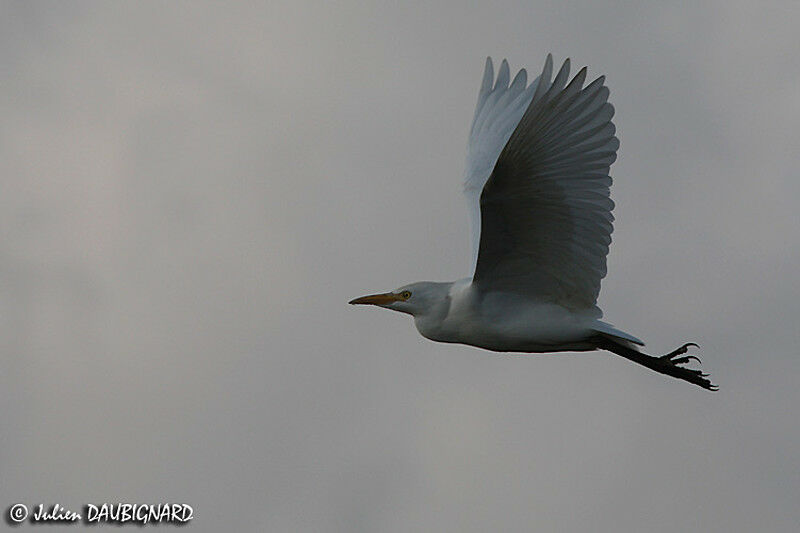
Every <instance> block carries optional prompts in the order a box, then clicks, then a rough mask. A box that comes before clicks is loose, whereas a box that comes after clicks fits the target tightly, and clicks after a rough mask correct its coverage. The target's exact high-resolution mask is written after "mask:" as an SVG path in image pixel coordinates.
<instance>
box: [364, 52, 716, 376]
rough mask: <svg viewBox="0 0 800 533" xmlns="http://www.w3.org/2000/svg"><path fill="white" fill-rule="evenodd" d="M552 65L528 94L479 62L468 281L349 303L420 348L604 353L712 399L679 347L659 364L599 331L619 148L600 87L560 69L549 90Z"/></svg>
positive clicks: (523, 81) (521, 83)
mask: <svg viewBox="0 0 800 533" xmlns="http://www.w3.org/2000/svg"><path fill="white" fill-rule="evenodd" d="M551 74H552V58H551V57H550V56H549V55H548V57H547V61H546V62H545V67H544V70H543V72H542V74H541V75H540V76H539V77H537V78H536V79H535V80H534V81H533V82H532V83H531V84H530V85H528V84H527V74H526V72H525V70H524V69H523V70H521V71H520V72H519V73H518V74H517V75H516V77H515V78H514V80H513V82H511V83H510V84H509V80H510V76H509V69H508V63H507V62H506V61H505V60H504V61H503V63H502V64H501V66H500V69H499V71H498V74H497V78H496V79H495V77H494V69H493V67H492V62H491V59H487V62H486V69H485V72H484V76H483V81H482V84H481V88H480V92H479V94H478V104H477V106H476V110H475V116H474V118H473V123H472V128H471V130H470V138H469V146H468V155H467V170H466V173H465V180H464V192H465V195H466V198H467V204H468V208H469V213H470V227H471V229H472V245H473V246H472V249H473V254H472V276H471V277H469V278H465V279H462V280H458V281H455V282H447V283H434V282H418V283H413V284H411V285H407V286H404V287H401V288H399V289H397V290H395V291H392V292H389V293H383V294H376V295H371V296H365V297H362V298H357V299H355V300H353V301H351V302H350V303H353V304H372V305H379V306H381V307H385V308H387V309H392V310H395V311H401V312H404V313H408V314H411V315H413V316H414V322H415V325H416V327H417V329H418V331H419V332H420V333H421V334H422V335H423V336H424V337H426V338H428V339H431V340H434V341H438V342H448V343H460V344H468V345H471V346H477V347H479V348H484V349H487V350H492V351H497V352H524V353H545V352H560V351H590V350H596V349H605V350H609V351H612V352H614V353H617V354H619V355H622V356H623V357H625V358H627V359H630V360H632V361H635V362H637V363H639V364H642V365H644V366H647V367H648V368H651V369H653V370H656V371H658V372H661V373H664V374H668V375H672V376H674V377H678V378H680V379H684V380H686V381H689V382H692V383H695V384H697V385H700V386H701V387H704V388H708V389H712V390H713V389H714V386H713V385H712V384H711V382H710V381H708V379H706V376H705V374H702V373H700V372H699V371H697V370H692V369H688V368H685V367H683V366H681V365H683V364H685V363H687V362H689V361H690V360H691V359H696V357H694V356H683V354H685V353H686V351H687V348H688V346H690V345H692V344H691V343H690V344H687V345H684V346H682V347H680V348H678V349H677V350H675V351H673V352H671V353H669V354H667V355H664V356H661V357H651V356H648V355H645V354H642V353H641V352H639V351H638V349H637V348H636V345H643V344H644V343H643V342H642V341H641V340H639V339H637V338H636V337H634V336H632V335H630V334H628V333H625V332H623V331H621V330H618V329H616V328H614V327H613V326H611V325H610V324H608V323H606V322H603V321H601V320H600V318H601V317H602V312H601V311H600V309H599V307H597V296H598V294H599V292H600V281H601V279H602V278H603V277H604V276H605V274H606V255H607V254H608V247H609V244H610V243H611V232H612V229H613V227H612V222H613V220H614V218H613V216H612V215H611V211H612V209H613V207H614V203H613V202H612V201H611V199H610V197H609V187H610V185H611V177H610V176H609V169H610V166H611V163H613V161H614V160H615V159H616V152H617V148H618V147H619V141H618V140H617V138H616V136H615V135H614V133H615V127H614V124H613V123H612V122H611V119H612V117H613V114H614V108H613V107H612V106H611V104H609V103H608V102H607V99H608V95H609V91H608V89H607V88H606V87H605V86H604V85H603V83H604V78H603V77H600V78H598V79H597V80H595V81H593V82H592V83H590V84H588V85H587V86H586V87H583V83H584V80H585V77H586V68H583V69H581V71H579V72H578V74H577V75H576V76H575V77H574V78H573V79H572V80H571V81H569V83H567V81H568V75H569V60H567V61H566V62H565V63H564V66H563V67H562V68H561V69H560V70H559V72H558V74H557V75H556V77H555V79H554V80H553V81H552V82H551V81H550V78H551Z"/></svg>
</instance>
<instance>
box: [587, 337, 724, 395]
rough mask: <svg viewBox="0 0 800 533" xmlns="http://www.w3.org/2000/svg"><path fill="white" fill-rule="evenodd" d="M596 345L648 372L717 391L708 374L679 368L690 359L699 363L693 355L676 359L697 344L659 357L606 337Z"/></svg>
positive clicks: (597, 340)
mask: <svg viewBox="0 0 800 533" xmlns="http://www.w3.org/2000/svg"><path fill="white" fill-rule="evenodd" d="M596 344H597V347H598V348H600V349H603V350H608V351H609V352H614V353H615V354H617V355H621V356H622V357H624V358H625V359H629V360H631V361H633V362H634V363H639V364H640V365H642V366H646V367H647V368H649V369H650V370H655V371H656V372H660V373H661V374H666V375H668V376H672V377H674V378H678V379H682V380H684V381H688V382H689V383H694V384H695V385H697V386H700V387H703V388H704V389H708V390H710V391H716V390H718V389H719V387H717V386H716V385H714V384H713V383H711V381H710V380H709V379H708V374H704V373H703V372H700V371H699V370H694V369H692V368H685V367H683V366H680V365H683V364H685V363H688V362H689V361H691V360H692V359H694V360H695V361H697V362H698V363H700V359H698V358H697V357H695V356H694V355H687V356H684V357H678V356H679V355H683V354H685V353H686V352H687V351H688V350H689V347H690V346H695V347H697V344H695V343H693V342H689V343H686V344H684V345H683V346H681V347H680V348H678V349H676V350H673V351H672V352H670V353H668V354H666V355H662V356H661V357H652V356H650V355H647V354H643V353H641V352H637V351H636V350H634V349H632V348H629V347H627V346H625V345H623V344H620V343H617V342H615V341H614V340H612V339H609V338H608V337H603V336H600V337H597V339H596Z"/></svg>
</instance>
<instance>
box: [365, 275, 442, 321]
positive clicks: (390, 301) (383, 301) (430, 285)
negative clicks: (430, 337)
mask: <svg viewBox="0 0 800 533" xmlns="http://www.w3.org/2000/svg"><path fill="white" fill-rule="evenodd" d="M451 285H452V283H435V282H432V281H420V282H418V283H412V284H410V285H405V286H403V287H400V288H399V289H395V290H393V291H390V292H383V293H380V294H370V295H369V296H362V297H361V298H356V299H355V300H350V303H351V304H353V305H377V306H378V307H383V308H386V309H391V310H392V311H400V312H401V313H407V314H409V315H413V316H419V315H422V314H425V313H428V312H430V311H432V310H434V309H435V308H437V307H438V304H440V303H445V302H446V301H447V297H448V290H449V288H450V286H451Z"/></svg>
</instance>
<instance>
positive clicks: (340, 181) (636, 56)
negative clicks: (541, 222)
mask: <svg viewBox="0 0 800 533" xmlns="http://www.w3.org/2000/svg"><path fill="white" fill-rule="evenodd" d="M253 4H254V3H252V2H247V3H217V4H213V5H211V4H201V3H199V2H184V3H180V2H169V3H166V2H136V3H133V2H128V3H106V2H101V3H86V2H71V3H62V2H53V3H43V2H38V3H37V2H3V4H2V13H0V67H1V68H2V72H3V76H2V79H3V83H2V85H0V112H1V113H2V117H3V119H2V120H0V358H1V361H2V366H3V371H2V372H1V373H0V404H1V405H3V406H4V407H3V409H2V413H0V479H1V480H2V482H1V483H0V507H2V508H3V509H5V508H7V506H10V505H11V504H13V503H16V502H23V503H27V504H29V505H33V504H36V503H40V502H41V503H46V504H52V503H61V504H62V505H66V506H67V507H72V508H75V509H79V508H80V506H81V505H83V504H85V503H102V502H120V501H121V502H139V503H145V502H162V501H179V502H187V503H189V504H191V505H192V506H193V508H194V510H195V519H194V522H193V524H192V526H191V527H192V530H193V531H209V532H212V531H225V530H228V531H254V532H255V531H341V532H353V531H365V532H372V531H386V532H407V531H501V530H511V531H513V530H517V531H530V530H536V531H609V532H612V531H613V532H620V531H622V532H628V531H630V532H634V531H636V532H639V531H647V532H670V533H671V532H676V531H680V532H690V531H697V532H700V531H702V532H726V533H729V532H753V531H770V532H773V531H774V532H778V531H781V532H782V531H787V532H788V531H796V527H797V524H798V523H799V522H800V507H798V505H797V502H798V497H800V426H799V424H798V407H800V386H799V385H800V367H798V358H799V357H800V355H799V354H798V346H800V327H798V317H799V316H800V268H798V264H800V210H798V204H800V176H798V172H799V171H798V168H800V164H799V163H800V161H798V153H800V142H799V141H798V133H797V132H798V124H800V90H799V89H798V87H800V33H798V30H797V27H798V23H799V22H800V5H799V4H798V3H797V2H793V1H789V2H783V3H770V2H766V3H756V2H748V1H725V2H702V3H695V4H692V5H691V7H690V6H689V5H688V4H687V5H685V6H681V5H678V3H677V2H676V3H674V5H672V3H667V2H653V3H645V2H631V3H622V2H615V3H608V2H597V1H590V0H586V1H578V2H575V1H566V2H565V1H553V2H528V1H524V2H523V1H520V2H485V3H484V5H483V7H473V8H466V7H465V6H464V5H463V3H462V2H452V3H437V4H436V6H435V7H432V6H431V5H429V4H428V3H419V4H417V3H415V2H402V3H397V2H387V3H386V4H383V5H379V4H377V3H375V4H372V5H369V4H367V5H363V4H362V3H355V2H354V3H344V2H343V3H325V4H322V3H316V2H314V3H307V4H303V3H301V2H286V3H273V2H267V3H263V4H260V5H253ZM681 4H682V3H681ZM548 52H552V53H553V54H554V58H555V60H556V62H557V63H560V62H561V61H562V60H563V59H564V58H566V57H570V58H571V59H572V61H573V65H574V66H575V67H578V68H579V67H580V66H582V65H588V66H589V72H590V75H594V76H597V75H600V74H605V75H607V84H608V86H609V87H610V89H611V101H612V102H613V104H614V105H615V107H616V109H617V114H616V118H615V123H616V125H617V129H618V136H619V138H620V140H621V148H620V152H619V159H618V161H617V162H616V163H615V164H614V166H613V167H612V175H613V177H614V186H613V187H612V198H613V199H614V200H615V202H616V204H617V207H616V210H615V211H614V214H615V216H616V219H617V222H616V225H615V232H614V235H613V237H614V242H613V244H612V248H611V252H610V255H609V259H608V266H609V274H608V277H607V278H606V279H605V280H604V283H603V290H602V292H601V296H600V302H599V303H600V305H601V307H602V308H603V310H604V311H605V317H606V319H607V320H608V321H610V322H612V323H614V324H615V325H617V326H619V327H621V328H622V329H624V330H625V331H629V332H631V333H632V334H634V335H636V336H638V337H641V338H643V339H644V340H645V341H646V342H647V350H648V351H650V352H651V353H656V354H657V353H664V352H665V351H667V350H670V349H672V348H674V347H676V346H678V345H680V344H682V343H683V342H686V341H696V342H698V343H699V344H700V345H701V346H702V350H701V353H702V359H703V362H704V369H706V370H707V371H710V372H711V373H712V375H713V378H714V381H715V383H718V384H719V385H720V392H718V393H716V394H712V393H709V392H707V391H704V390H701V389H700V388H698V387H693V386H691V385H689V384H687V383H684V382H681V381H678V380H674V379H670V378H668V377H666V376H663V375H660V374H656V373H653V372H650V371H648V370H646V369H644V368H643V367H640V366H638V365H634V364H632V363H630V362H628V361H626V360H623V359H622V358H619V357H616V356H613V355H608V354H605V353H584V354H558V355H554V356H550V355H536V356H521V357H517V356H507V355H498V354H493V353H490V352H486V351H481V350H478V349H476V348H471V347H465V346H457V345H442V344H435V343H432V342H430V341H427V340H425V339H423V338H421V337H420V336H419V335H418V334H417V333H416V331H415V329H414V327H413V324H412V322H411V321H410V320H409V318H408V317H406V316H403V315H399V314H396V313H390V312H387V311H383V310H379V309H373V308H355V307H351V306H348V305H347V303H346V302H347V301H348V300H349V299H350V298H353V297H355V296H360V295H362V294H366V293H370V292H377V291H384V290H389V289H393V288H395V287H398V286H400V285H403V284H405V283H408V282H412V281H417V280H452V279H455V278H459V277H463V276H465V275H467V274H469V272H467V267H468V264H469V259H468V254H469V243H468V237H467V223H466V221H467V219H466V210H465V208H464V205H463V199H462V197H461V194H460V182H461V177H462V173H463V159H464V155H465V149H466V139H467V133H468V128H469V124H470V120H471V118H472V112H473V109H474V105H475V98H476V96H477V91H478V86H479V83H480V79H481V74H482V69H483V64H484V60H485V57H486V56H487V55H491V56H493V57H494V58H495V60H496V61H499V60H500V59H502V58H503V57H507V58H508V59H509V61H510V64H511V67H512V70H514V71H516V70H517V69H519V68H521V67H527V68H528V71H529V73H531V74H535V73H536V72H537V71H538V70H539V69H540V68H541V66H542V65H543V63H544V58H545V56H546V54H547V53H548ZM575 70H577V68H576V69H575Z"/></svg>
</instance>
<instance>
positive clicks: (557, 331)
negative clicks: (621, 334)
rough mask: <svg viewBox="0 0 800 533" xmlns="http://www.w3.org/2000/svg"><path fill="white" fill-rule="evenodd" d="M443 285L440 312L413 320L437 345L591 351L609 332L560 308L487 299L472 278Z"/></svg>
mask: <svg viewBox="0 0 800 533" xmlns="http://www.w3.org/2000/svg"><path fill="white" fill-rule="evenodd" d="M443 285H444V287H443V288H446V289H447V295H446V297H444V298H442V299H441V300H439V304H438V306H437V307H438V308H436V307H434V308H433V309H431V312H424V313H418V314H417V315H416V316H415V317H414V324H415V325H416V327H417V330H418V331H419V332H420V334H421V335H422V336H423V337H426V338H428V339H430V340H433V341H438V342H449V343H458V344H468V345H470V346H477V347H478V348H484V349H486V350H492V351H495V352H527V353H534V352H536V353H547V352H554V351H564V350H569V351H588V350H594V349H596V347H595V345H594V344H593V343H591V342H590V341H588V339H589V338H591V337H593V336H595V335H597V332H598V331H599V330H601V329H608V327H609V326H608V325H607V324H605V323H603V322H601V321H600V320H597V319H596V318H594V317H593V316H590V315H588V314H586V313H580V312H574V311H570V310H568V309H565V308H564V307H561V306H560V305H558V304H553V303H545V302H535V301H531V300H529V299H526V298H522V297H520V296H518V295H515V294H511V293H501V292H496V293H488V294H483V293H481V292H480V291H479V290H477V289H476V287H475V286H473V285H472V280H471V279H469V278H465V279H461V280H458V281H456V282H453V283H452V284H450V283H448V284H443ZM412 294H413V292H412Z"/></svg>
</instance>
